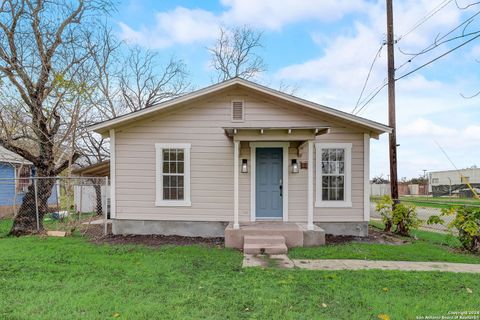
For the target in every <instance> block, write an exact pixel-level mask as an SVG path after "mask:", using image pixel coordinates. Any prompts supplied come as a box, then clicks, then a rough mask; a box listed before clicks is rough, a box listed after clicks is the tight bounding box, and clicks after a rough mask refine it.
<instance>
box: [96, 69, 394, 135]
mask: <svg viewBox="0 0 480 320" xmlns="http://www.w3.org/2000/svg"><path fill="white" fill-rule="evenodd" d="M235 85H242V86H244V87H247V88H250V89H253V90H257V91H259V92H262V93H265V94H268V95H271V96H274V97H277V98H279V99H283V100H285V101H288V102H292V103H295V104H298V105H301V106H303V107H305V108H308V109H311V110H313V111H316V112H321V113H323V114H328V115H331V116H334V117H338V118H340V119H343V120H348V121H351V122H353V123H356V124H360V125H363V126H365V127H367V128H370V129H372V130H374V131H377V134H381V133H384V132H386V133H390V132H392V128H390V127H388V126H386V125H383V124H381V123H378V122H375V121H372V120H368V119H364V118H361V117H358V116H354V115H352V114H349V113H346V112H343V111H340V110H336V109H333V108H329V107H327V106H324V105H320V104H317V103H314V102H311V101H308V100H304V99H301V98H298V97H294V96H292V95H289V94H286V93H283V92H280V91H277V90H274V89H270V88H268V87H265V86H262V85H259V84H257V83H254V82H251V81H248V80H245V79H240V78H234V79H231V80H227V81H224V82H221V83H218V84H215V85H212V86H209V87H206V88H203V89H200V90H197V91H194V92H191V93H188V94H185V95H183V96H181V97H178V98H175V99H172V100H169V101H166V102H162V103H159V104H157V105H155V106H152V107H150V108H145V109H142V110H140V111H136V112H133V113H130V114H126V115H124V116H120V117H117V118H114V119H111V120H107V121H104V122H101V123H98V124H95V125H93V126H90V127H89V128H88V130H90V131H96V132H98V133H103V132H105V131H106V130H108V129H109V128H110V127H112V126H118V125H120V124H122V123H124V122H126V121H129V120H133V119H136V118H139V117H144V116H146V115H149V114H151V113H153V112H156V111H158V110H163V109H166V108H169V107H173V106H178V105H181V104H182V103H183V102H186V101H189V100H192V99H196V98H199V97H201V96H203V95H206V94H209V93H214V92H217V91H220V90H222V89H225V88H228V87H231V86H235Z"/></svg>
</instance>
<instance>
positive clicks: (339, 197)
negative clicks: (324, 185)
mask: <svg viewBox="0 0 480 320" xmlns="http://www.w3.org/2000/svg"><path fill="white" fill-rule="evenodd" d="M344 193H345V190H344V189H343V188H338V189H337V200H339V201H343V200H344Z"/></svg>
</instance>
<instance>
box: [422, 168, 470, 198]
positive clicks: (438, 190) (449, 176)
mask: <svg viewBox="0 0 480 320" xmlns="http://www.w3.org/2000/svg"><path fill="white" fill-rule="evenodd" d="M467 183H470V185H471V186H472V187H473V188H474V189H475V191H476V192H477V193H480V168H469V169H461V170H446V171H433V172H430V173H429V184H430V188H429V189H430V190H429V191H430V192H431V193H432V195H433V196H434V197H440V196H459V197H473V193H472V191H471V190H470V188H469V187H468V186H467Z"/></svg>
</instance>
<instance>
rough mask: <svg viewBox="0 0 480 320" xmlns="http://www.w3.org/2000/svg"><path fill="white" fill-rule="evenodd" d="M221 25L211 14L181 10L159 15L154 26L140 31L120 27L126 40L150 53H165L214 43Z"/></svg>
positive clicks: (122, 25) (145, 27) (121, 34)
mask: <svg viewBox="0 0 480 320" xmlns="http://www.w3.org/2000/svg"><path fill="white" fill-rule="evenodd" d="M218 24H219V18H218V17H217V16H215V15H214V14H213V13H211V12H210V11H207V10H202V9H187V8H183V7H177V8H175V9H174V10H171V11H167V12H158V13H157V14H156V16H155V25H154V26H149V27H147V26H142V27H140V28H139V29H138V30H134V29H133V28H131V27H130V26H128V25H127V24H125V23H123V22H120V23H119V26H120V29H121V32H120V37H121V38H122V39H124V40H126V41H128V42H131V43H135V44H138V45H140V46H144V47H147V48H150V49H162V48H167V47H170V46H172V45H174V44H190V43H195V42H201V41H205V40H211V39H214V38H215V37H216V35H217V33H218V29H217V26H218Z"/></svg>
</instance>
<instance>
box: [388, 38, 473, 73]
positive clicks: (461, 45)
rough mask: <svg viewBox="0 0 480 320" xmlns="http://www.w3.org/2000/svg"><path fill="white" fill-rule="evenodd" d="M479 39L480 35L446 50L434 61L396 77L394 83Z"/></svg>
mask: <svg viewBox="0 0 480 320" xmlns="http://www.w3.org/2000/svg"><path fill="white" fill-rule="evenodd" d="M479 37H480V34H478V35H476V36H475V37H473V38H471V39H469V40H467V41H465V42H463V43H461V44H459V45H458V46H456V47H454V48H452V49H450V50H448V51H447V52H445V53H442V54H441V55H439V56H438V57H436V58H434V59H432V60H430V61H428V62H426V63H424V64H422V65H421V66H419V67H417V68H415V69H413V70H412V71H410V72H407V73H405V74H404V75H402V76H401V77H398V78H396V79H395V81H398V80H400V79H403V78H405V77H407V76H409V75H411V74H412V73H414V72H416V71H418V70H420V69H422V68H424V67H426V66H428V65H429V64H431V63H433V62H435V61H437V60H439V59H441V58H443V57H445V56H446V55H447V54H449V53H452V52H453V51H455V50H457V49H460V48H461V47H463V46H464V45H466V44H468V43H470V42H472V41H473V40H475V39H477V38H479Z"/></svg>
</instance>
